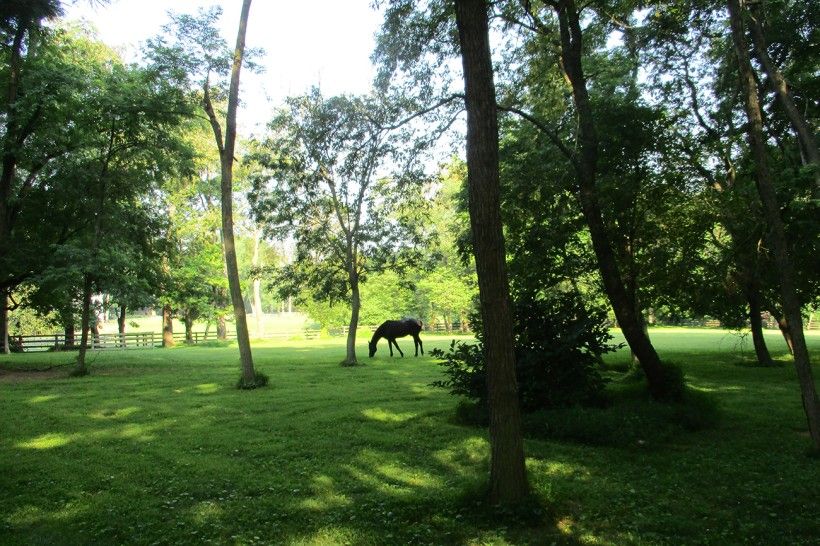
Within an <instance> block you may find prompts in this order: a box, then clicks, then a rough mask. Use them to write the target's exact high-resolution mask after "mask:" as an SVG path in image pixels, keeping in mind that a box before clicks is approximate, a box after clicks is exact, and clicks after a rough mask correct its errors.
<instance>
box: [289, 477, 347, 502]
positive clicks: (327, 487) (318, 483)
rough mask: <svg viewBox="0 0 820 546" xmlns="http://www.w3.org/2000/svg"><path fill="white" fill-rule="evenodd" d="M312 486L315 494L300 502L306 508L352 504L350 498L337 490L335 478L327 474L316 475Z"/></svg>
mask: <svg viewBox="0 0 820 546" xmlns="http://www.w3.org/2000/svg"><path fill="white" fill-rule="evenodd" d="M310 488H311V489H312V491H313V495H314V496H313V497H311V498H307V499H304V500H303V501H302V502H301V503H300V507H301V508H304V509H306V510H317V511H319V510H330V509H336V508H341V507H344V506H350V504H351V501H350V499H348V498H347V497H346V496H345V495H343V494H341V493H339V492H338V491H337V490H336V484H335V483H334V481H333V478H331V477H330V476H327V475H325V474H319V475H318V476H314V477H313V480H312V483H311V485H310Z"/></svg>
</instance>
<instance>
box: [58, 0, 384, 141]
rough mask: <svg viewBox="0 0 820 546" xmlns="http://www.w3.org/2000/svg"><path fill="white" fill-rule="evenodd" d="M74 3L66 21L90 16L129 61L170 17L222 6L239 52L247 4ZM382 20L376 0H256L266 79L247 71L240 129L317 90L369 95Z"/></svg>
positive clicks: (253, 38)
mask: <svg viewBox="0 0 820 546" xmlns="http://www.w3.org/2000/svg"><path fill="white" fill-rule="evenodd" d="M90 4H92V3H91V2H77V3H76V4H75V5H73V6H68V9H67V12H66V18H67V19H86V20H88V21H89V22H90V23H92V24H93V25H94V26H95V27H96V28H97V30H98V33H99V37H100V38H101V39H102V41H103V42H105V43H106V44H108V45H110V46H112V47H115V48H117V49H119V50H120V51H121V52H122V53H123V55H124V57H125V58H126V59H127V60H132V59H135V58H136V55H137V54H138V52H139V46H140V44H141V42H144V41H145V40H146V39H148V38H150V37H152V36H154V35H156V34H157V33H159V32H160V28H161V27H162V25H164V24H165V23H167V22H168V17H167V15H166V12H167V11H168V10H169V9H170V10H173V11H175V12H177V13H195V12H196V11H197V10H198V9H199V8H202V7H208V6H212V5H214V4H218V5H220V6H222V9H223V11H224V14H223V17H222V21H221V25H220V28H221V31H222V36H223V38H225V39H226V41H227V42H228V44H229V45H230V46H231V47H233V45H234V42H235V41H236V30H237V25H238V23H239V9H240V7H241V4H242V2H241V1H240V0H231V1H227V0H222V1H218V0H175V1H173V2H169V1H167V0H112V1H111V3H110V4H109V5H103V6H92V5H90ZM380 22H381V15H380V14H379V13H378V12H377V11H375V10H373V9H371V7H370V0H345V1H343V2H341V1H338V0H314V1H312V2H274V1H273V0H255V1H254V3H253V4H252V6H251V18H250V22H249V23H248V36H247V46H248V47H253V48H259V47H261V48H263V49H264V50H265V56H264V58H263V59H262V61H261V62H262V64H263V65H264V67H265V72H264V73H263V74H260V75H255V74H251V73H250V72H247V71H246V72H243V74H242V83H241V86H240V98H241V100H242V102H243V105H242V107H241V108H240V111H239V123H240V127H241V128H240V130H242V128H244V131H245V132H246V134H247V131H251V130H253V131H257V130H258V129H261V127H262V126H263V125H264V123H265V122H266V121H267V120H268V119H269V118H270V112H271V108H272V107H273V106H275V105H277V104H279V103H281V101H282V99H283V98H284V97H285V96H288V95H296V94H301V93H303V92H305V91H306V90H307V89H309V88H310V87H311V86H313V85H318V86H320V87H321V89H322V92H323V94H325V95H326V96H331V95H335V94H339V93H364V92H366V91H367V90H368V88H369V87H370V82H371V81H372V79H373V74H374V70H373V66H372V64H371V63H370V54H371V52H372V51H373V47H374V40H373V36H374V33H375V32H376V30H377V28H378V26H379V24H380Z"/></svg>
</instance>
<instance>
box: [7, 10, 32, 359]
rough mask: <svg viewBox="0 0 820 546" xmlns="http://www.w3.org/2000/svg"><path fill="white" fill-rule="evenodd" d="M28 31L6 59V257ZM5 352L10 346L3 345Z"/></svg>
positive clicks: (21, 33)
mask: <svg viewBox="0 0 820 546" xmlns="http://www.w3.org/2000/svg"><path fill="white" fill-rule="evenodd" d="M27 29H28V27H27V26H26V25H24V24H22V23H19V24H18V27H17V31H16V32H15V35H14V39H13V41H12V46H11V51H10V57H9V80H8V82H9V84H8V88H7V89H6V104H7V105H8V108H7V112H8V114H7V116H6V127H5V131H4V138H3V158H2V168H0V253H2V254H5V253H6V248H7V245H8V241H9V236H10V235H11V216H10V212H11V211H10V208H11V207H10V206H9V205H10V203H9V200H10V199H11V189H12V183H13V182H14V173H15V171H16V170H17V153H18V151H17V147H18V146H19V144H20V142H19V138H18V134H17V127H18V123H17V117H16V115H15V110H14V108H13V105H14V103H15V102H16V101H17V94H18V88H19V84H20V66H21V63H22V49H23V38H24V37H25V34H26V31H27ZM5 348H6V349H7V350H8V348H9V344H8V343H5Z"/></svg>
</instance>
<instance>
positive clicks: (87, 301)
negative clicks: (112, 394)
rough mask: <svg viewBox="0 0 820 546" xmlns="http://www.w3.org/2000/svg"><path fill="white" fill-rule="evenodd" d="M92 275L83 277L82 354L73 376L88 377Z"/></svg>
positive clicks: (79, 356) (78, 358) (79, 355)
mask: <svg viewBox="0 0 820 546" xmlns="http://www.w3.org/2000/svg"><path fill="white" fill-rule="evenodd" d="M91 287H92V281H91V275H90V274H88V273H86V274H85V275H83V311H82V315H81V318H80V332H81V334H80V352H79V354H78V355H77V366H76V367H75V368H74V372H72V373H73V375H86V374H87V373H88V368H86V366H85V354H86V351H87V350H88V330H89V320H90V318H91Z"/></svg>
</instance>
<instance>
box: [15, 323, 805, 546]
mask: <svg viewBox="0 0 820 546" xmlns="http://www.w3.org/2000/svg"><path fill="white" fill-rule="evenodd" d="M652 336H653V340H654V341H655V343H656V345H657V346H658V347H659V350H660V351H661V354H662V356H663V357H664V358H666V359H669V360H671V361H674V362H675V363H677V364H678V365H680V366H681V367H682V368H683V369H684V371H685V373H686V375H687V379H688V381H689V385H690V387H691V388H692V390H693V391H694V392H696V393H698V394H697V397H698V399H703V398H705V399H707V400H708V401H710V403H711V404H713V405H716V406H717V410H718V411H719V418H718V419H717V421H716V422H712V423H710V426H709V427H707V428H704V429H701V430H697V431H695V432H690V431H687V430H686V427H676V426H668V427H666V428H663V427H662V426H655V425H657V424H658V423H668V422H672V421H674V419H675V418H676V417H675V415H674V414H676V412H677V413H678V414H679V413H680V411H683V412H686V411H695V412H696V411H698V409H697V407H695V408H694V409H692V408H686V407H684V408H683V409H681V410H680V411H677V410H668V409H664V408H662V407H659V406H657V405H654V404H652V403H651V402H649V401H647V400H645V399H643V398H642V397H641V396H642V395H641V394H640V393H639V391H637V390H636V389H635V388H634V386H632V385H630V384H628V383H624V384H621V383H618V384H615V385H614V392H615V393H616V404H615V406H613V408H611V409H609V410H606V411H603V412H602V411H601V410H586V411H587V412H592V411H598V412H600V413H597V414H595V413H588V414H585V413H584V411H582V410H569V411H567V410H563V411H562V412H554V413H553V414H551V415H548V416H547V417H546V419H547V420H549V419H552V420H553V422H554V427H553V428H556V429H561V426H563V429H561V430H563V431H564V433H562V434H558V435H557V436H561V437H563V438H564V439H562V440H558V439H543V438H542V439H535V438H530V439H528V440H527V442H526V445H525V448H526V452H527V466H528V469H529V475H530V481H531V484H532V487H533V490H534V493H535V498H536V503H535V504H532V505H529V506H528V507H526V509H522V510H520V511H517V512H513V513H510V514H504V513H499V512H498V511H496V510H494V509H493V508H492V507H488V506H486V505H485V504H484V503H483V502H482V501H481V499H482V497H481V494H480V490H481V487H482V484H483V483H484V482H485V479H486V474H487V471H488V442H487V437H486V433H485V432H484V431H483V430H480V429H475V428H470V427H463V426H459V425H456V424H455V423H454V421H453V413H454V408H455V405H456V403H457V400H456V399H455V398H453V397H451V396H449V395H448V394H447V393H446V392H444V391H442V390H440V389H434V388H431V387H429V386H428V385H429V383H430V382H432V381H433V380H435V379H438V378H439V377H440V375H441V374H440V370H439V368H438V366H436V365H435V364H434V363H433V361H432V360H430V359H428V358H413V357H405V358H404V359H401V358H398V357H397V358H393V359H391V358H390V357H389V356H385V355H384V354H382V353H383V351H380V353H379V355H378V356H377V358H375V359H367V358H366V356H365V355H364V354H362V353H363V352H364V349H360V358H361V357H364V358H363V361H364V362H365V363H366V365H365V366H360V367H355V368H343V367H340V366H339V365H338V362H339V359H340V357H341V355H342V354H343V340H323V341H313V342H295V341H292V342H284V341H283V342H275V343H274V342H270V343H269V344H267V345H264V346H257V347H256V348H255V350H254V356H255V359H256V365H257V368H258V370H259V371H261V372H263V373H265V374H266V375H267V376H268V377H269V379H270V383H269V385H268V386H267V387H266V388H263V389H258V390H253V391H240V390H237V389H236V388H235V385H236V382H237V380H238V378H239V365H238V356H237V351H236V348H235V347H208V348H205V347H192V348H175V349H169V350H162V349H156V350H146V351H133V352H109V353H94V354H92V355H91V358H90V361H89V365H90V368H91V370H92V375H90V376H88V377H85V378H77V379H69V378H67V377H65V375H66V373H67V367H68V366H67V365H68V364H69V363H70V359H71V356H70V355H67V354H59V353H57V354H54V353H50V354H39V355H36V354H24V355H11V356H10V357H9V356H0V367H2V368H3V370H4V371H3V372H2V374H0V416H2V417H0V507H2V508H0V544H121V543H122V544H152V543H159V544H203V543H215V544H343V543H349V544H411V543H412V544H552V543H557V544H613V545H620V544H720V545H722V544H746V543H748V544H811V543H815V544H816V540H817V537H818V536H820V519H818V517H817V514H818V513H820V495H818V492H817V491H818V490H817V476H818V472H817V468H818V460H817V459H812V458H809V457H807V456H806V451H807V448H808V446H809V441H808V437H807V436H806V433H805V430H806V424H805V418H804V416H803V413H802V408H801V404H800V398H799V391H798V388H797V383H796V379H795V374H794V371H793V367H792V366H791V364H790V362H788V360H787V357H785V356H784V355H783V354H782V341H781V340H780V339H778V337H777V336H772V337H771V340H770V341H771V343H770V346H771V347H772V348H773V349H777V352H776V354H777V356H778V358H780V359H781V360H783V362H784V364H785V365H784V366H783V367H778V368H753V367H749V366H747V365H744V364H745V363H747V362H748V357H749V354H748V353H749V349H747V350H746V354H745V355H744V354H743V353H742V352H741V350H740V348H739V347H737V346H736V345H735V344H734V343H733V342H732V340H731V338H726V337H725V333H724V332H719V331H709V330H686V331H676V330H666V329H663V330H653V331H652ZM809 342H810V346H811V347H812V350H813V352H814V356H815V360H817V356H818V354H817V353H818V350H819V349H820V336H818V335H817V334H813V335H810V336H809ZM400 344H402V346H403V348H404V347H408V345H407V342H406V340H405V343H401V341H400ZM447 344H448V341H447V339H446V338H433V337H431V336H428V337H427V338H426V343H425V348H427V349H428V350H429V349H430V348H433V347H434V346H439V347H442V348H444V347H445V346H446V345H447ZM360 345H362V347H363V346H364V341H363V340H362V341H361V342H360ZM383 348H384V347H382V349H383ZM406 352H407V351H406V350H405V353H406ZM627 359H628V353H627V352H625V351H621V352H619V353H617V354H615V355H611V356H610V359H609V362H610V364H612V365H613V366H615V367H618V366H619V365H622V364H623V363H625V362H626V361H627ZM63 365H66V366H63ZM47 368H50V369H48V370H47V371H42V372H30V373H20V372H19V370H23V369H28V370H30V369H47ZM815 373H817V372H815ZM663 412H667V413H668V414H669V416H667V417H668V418H667V417H663V416H661V417H647V416H652V415H656V414H661V413H663ZM590 415H591V417H590ZM678 417H679V415H678ZM641 419H644V421H641ZM573 420H574V421H573ZM573 422H576V423H575V424H573ZM567 423H569V424H567ZM636 423H637V424H636ZM646 423H649V424H646ZM652 423H655V425H653V424H652ZM595 426H597V427H598V429H597V430H596V429H595V428H594V427H595ZM664 426H665V425H664ZM573 427H575V428H573ZM579 427H580V429H583V430H586V431H587V432H588V433H589V434H591V435H593V436H594V437H595V438H597V437H599V436H601V437H603V441H602V442H599V443H598V445H592V444H595V442H594V439H595V438H585V437H583V435H580V436H579V435H578V434H577V432H578V430H580V429H579ZM644 427H648V429H647V431H648V435H647V436H646V437H645V438H638V437H636V435H640V432H641V430H642V429H643V428H644ZM659 427H660V428H659ZM693 428H697V427H693ZM590 429H591V431H592V432H589V431H590ZM567 430H569V431H570V432H569V433H567ZM573 430H574V431H575V434H573V433H572V431H573Z"/></svg>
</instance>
